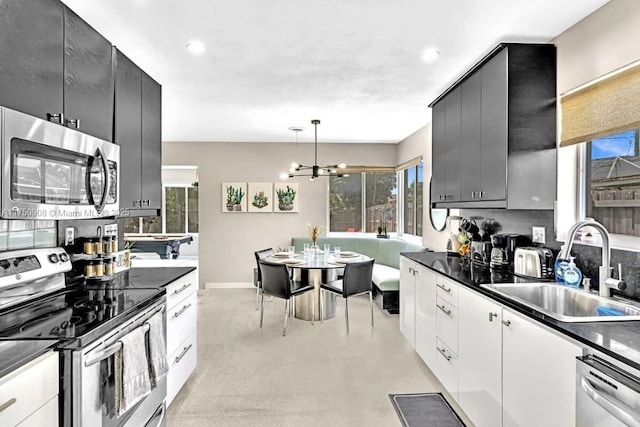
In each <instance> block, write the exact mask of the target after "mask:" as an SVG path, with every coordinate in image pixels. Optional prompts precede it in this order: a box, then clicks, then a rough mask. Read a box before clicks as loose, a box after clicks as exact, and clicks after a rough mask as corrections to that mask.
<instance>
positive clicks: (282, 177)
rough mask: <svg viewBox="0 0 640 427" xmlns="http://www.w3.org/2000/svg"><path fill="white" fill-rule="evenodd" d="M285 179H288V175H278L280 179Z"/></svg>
mask: <svg viewBox="0 0 640 427" xmlns="http://www.w3.org/2000/svg"><path fill="white" fill-rule="evenodd" d="M287 178H289V175H287V174H286V173H284V172H282V173H281V174H280V179H287Z"/></svg>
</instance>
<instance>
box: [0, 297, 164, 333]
mask: <svg viewBox="0 0 640 427" xmlns="http://www.w3.org/2000/svg"><path fill="white" fill-rule="evenodd" d="M163 295H164V291H163V290H159V289H116V288H100V287H93V288H86V287H82V286H77V287H74V288H67V289H64V290H61V291H59V292H57V293H55V294H51V295H48V296H45V297H44V298H41V299H38V300H37V301H34V302H31V303H28V304H25V305H21V306H17V307H15V308H12V309H8V310H6V311H3V312H1V313H0V340H7V339H13V340H16V339H56V340H70V341H73V340H77V341H78V344H79V345H84V344H85V343H88V342H91V341H92V340H93V339H95V337H98V336H100V335H101V334H103V333H105V332H107V331H109V330H110V329H112V328H113V327H114V326H115V325H116V324H117V323H120V322H122V321H124V320H126V319H127V318H129V317H131V316H133V315H135V313H136V312H138V311H139V310H141V309H143V308H145V307H147V306H149V305H151V304H153V303H154V302H155V301H156V300H158V299H161V298H162V297H163Z"/></svg>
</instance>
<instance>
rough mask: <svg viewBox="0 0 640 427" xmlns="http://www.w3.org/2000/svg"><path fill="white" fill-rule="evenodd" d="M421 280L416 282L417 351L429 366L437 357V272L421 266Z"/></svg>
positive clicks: (419, 275)
mask: <svg viewBox="0 0 640 427" xmlns="http://www.w3.org/2000/svg"><path fill="white" fill-rule="evenodd" d="M418 268H419V270H418V271H419V274H418V277H419V280H416V283H415V299H416V304H415V317H416V319H415V320H416V330H415V333H416V351H417V352H418V355H420V357H421V358H422V360H423V361H424V363H426V364H427V366H429V367H432V366H433V365H434V364H435V361H436V358H438V357H440V356H438V355H437V354H436V348H435V343H436V274H435V273H434V272H433V271H431V270H428V269H426V268H425V267H422V266H419V267H418Z"/></svg>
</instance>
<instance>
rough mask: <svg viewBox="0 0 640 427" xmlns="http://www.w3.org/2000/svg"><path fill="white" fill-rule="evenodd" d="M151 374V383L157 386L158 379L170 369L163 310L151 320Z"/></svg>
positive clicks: (149, 321)
mask: <svg viewBox="0 0 640 427" xmlns="http://www.w3.org/2000/svg"><path fill="white" fill-rule="evenodd" d="M147 323H148V324H149V335H148V337H149V340H148V343H147V348H148V349H149V374H150V376H151V384H152V385H153V386H154V387H155V386H157V383H158V379H159V378H161V377H162V376H163V375H165V374H166V373H167V372H168V371H169V364H168V363H167V345H166V343H165V338H164V323H165V322H164V317H162V312H159V313H156V314H154V315H153V316H151V318H150V319H149V320H147Z"/></svg>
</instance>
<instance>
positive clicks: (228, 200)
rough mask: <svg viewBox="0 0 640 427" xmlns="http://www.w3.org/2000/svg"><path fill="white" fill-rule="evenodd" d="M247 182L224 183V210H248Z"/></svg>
mask: <svg viewBox="0 0 640 427" xmlns="http://www.w3.org/2000/svg"><path fill="white" fill-rule="evenodd" d="M247 199H248V197H247V183H246V182H223V183H222V212H246V211H247Z"/></svg>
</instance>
